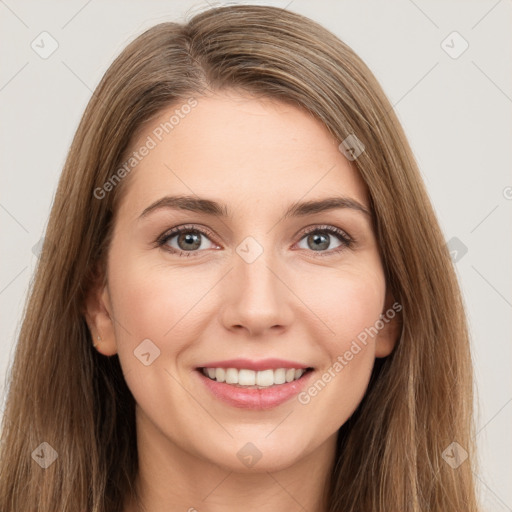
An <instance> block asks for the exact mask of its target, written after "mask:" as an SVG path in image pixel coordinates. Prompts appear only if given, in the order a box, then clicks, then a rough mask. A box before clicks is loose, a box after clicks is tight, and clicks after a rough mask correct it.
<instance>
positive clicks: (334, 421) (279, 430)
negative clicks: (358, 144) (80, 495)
mask: <svg viewBox="0 0 512 512" xmlns="http://www.w3.org/2000/svg"><path fill="white" fill-rule="evenodd" d="M197 100H198V105H197V106H196V107H195V108H193V109H192V110H191V112H190V113H189V114H188V115H187V116H185V117H184V118H183V119H181V120H180V122H179V124H178V125H176V126H175V127H174V129H173V130H172V131H171V132H170V133H169V134H167V135H165V136H164V138H163V140H162V141H161V142H159V143H158V144H157V146H156V147H155V148H154V149H152V150H151V151H150V152H149V154H148V155H147V156H146V157H144V159H143V160H142V161H141V162H140V163H139V164H138V165H137V166H136V168H135V169H134V170H133V171H132V172H131V174H130V175H129V176H128V177H127V178H125V179H126V180H129V181H127V182H126V183H125V185H126V189H125V190H124V196H123V199H122V201H121V202H120V207H119V210H118V212H117V216H116V221H115V228H114V236H113V239H112V243H111V246H110V250H109V254H108V265H107V272H108V279H107V285H106V286H105V287H101V286H96V287H95V288H93V289H92V291H91V293H90V294H89V297H88V300H87V313H86V317H87V321H88V324H89V327H90V329H91V332H92V333H93V335H94V339H96V337H97V335H100V336H101V341H100V342H98V343H97V345H96V349H97V350H98V351H99V352H100V353H102V354H104V355H105V356H111V355H113V354H116V353H117V354H118V355H119V359H120V362H121V365H122V368H123V372H124V375H125V378H126V382H127V384H128V386H129V388H130V390H131V391H132V393H133V396H134V397H135V400H136V402H137V407H136V418H137V419H136V422H137V438H138V455H139V461H140V472H139V475H138V478H137V482H136V486H137V488H138V490H139V492H140V493H141V496H142V504H143V505H144V507H145V508H144V509H145V510H148V511H151V512H160V511H162V512H163V511H164V510H165V511H169V510H172V511H174V510H176V511H178V510H179V511H185V510H194V509H196V510H197V511H209V512H220V511H222V512H229V511H235V510H236V511H238V510H241V509H243V510H247V511H256V510H263V509H264V510H266V511H270V512H272V511H279V512H281V511H282V510H300V509H301V507H304V509H306V510H309V511H317V512H321V511H324V510H325V509H326V508H325V507H326V505H325V502H324V500H323V499H322V493H323V492H324V488H325V484H326V481H327V480H328V478H329V475H330V472H331V471H332V467H333V464H334V454H335V443H336V434H337V431H338V429H339V428H340V426H341V425H343V424H344V423H345V421H346V420H347V419H348V418H349V417H350V415H351V414H352V413H353V411H354V410H355V409H356V407H357V405H358V404H359V403H360V401H361V399H362V398H363V396H364V393H365V391H366V388H367V385H368V382H369V378H370V374H371V370H372V367H373V364H374V361H375V358H376V357H385V356H387V355H389V354H390V352H391V351H392V349H393V347H394V344H395V341H396V337H397V332H396V325H395V322H394V321H391V322H389V323H388V324H386V325H385V327H384V328H383V329H381V330H380V331H379V333H378V335H377V336H375V337H373V338H372V337H370V338H369V339H368V343H367V344H366V346H364V345H362V349H361V350H360V351H359V352H358V353H357V355H354V357H353V359H352V360H351V361H350V362H349V363H348V364H347V365H346V366H345V367H344V368H343V370H342V371H339V372H338V373H336V376H335V377H334V378H333V379H332V380H331V382H329V383H328V384H327V385H326V386H325V387H324V388H323V389H322V390H321V391H320V392H319V393H318V394H317V395H316V396H315V397H313V398H311V401H310V402H309V403H307V404H301V403H299V402H298V400H297V399H296V397H295V398H293V399H291V400H289V401H287V402H285V403H284V404H281V405H279V406H277V407H275V408H272V409H269V410H264V411H255V410H243V409H239V408H235V407H232V406H230V405H227V404H225V403H223V402H221V401H219V400H217V399H216V398H214V397H213V396H212V395H211V394H210V393H209V391H208V390H207V389H206V387H205V386H204V384H203V383H202V382H201V381H200V379H198V377H197V375H196V373H195V372H196V370H195V368H196V367H197V366H200V365H201V364H202V363H205V362H208V361H216V360H224V359H232V358H237V357H244V358H248V359H263V358H267V357H277V358H282V359H288V360H294V361H301V362H304V363H305V364H307V365H309V366H312V367H314V368H315V373H316V375H315V376H314V378H313V381H312V382H314V381H316V380H317V379H318V378H320V377H321V375H322V374H323V373H324V372H326V371H327V370H328V369H329V368H332V365H333V363H334V362H335V361H336V359H337V357H338V356H340V355H343V354H344V353H345V352H346V351H347V350H349V348H350V344H351V343H352V342H353V340H354V339H356V337H357V335H358V334H360V333H361V332H362V331H364V329H365V328H367V327H369V326H373V325H374V324H375V322H376V320H378V319H379V315H380V314H381V313H384V312H385V311H386V310H387V309H388V308H389V307H390V306H391V304H392V303H393V298H392V297H391V296H390V294H389V293H386V282H385V278H384V273H383V268H382V264H381V260H380V257H379V252H378V245H377V241H376V238H375V234H374V232H373V229H372V225H371V221H370V218H369V217H368V216H366V215H365V214H363V213H361V212H359V211H357V210H354V209H349V208H343V209H335V210H331V211H325V212H322V213H316V214H311V215H307V216H305V217H296V218H293V217H290V218H286V219H283V218H282V217H283V214H284V211H285V210H286V208H287V207H288V206H289V205H290V204H291V203H293V202H296V201H307V200H316V199H322V198H325V197H330V196H333V195H343V196H345V197H349V198H352V199H353V200H356V201H358V202H359V203H361V204H362V205H364V206H365V207H366V208H369V201H368V195H367V190H366V187H365V184H364V182H363V181H362V179H361V178H360V177H359V175H358V173H357V172H356V169H355V166H353V163H351V162H350V161H349V160H347V159H346V158H345V156H344V155H343V154H342V153H341V152H340V151H339V149H338V142H337V141H336V140H335V139H334V138H333V137H332V136H331V135H330V134H329V132H328V131H327V129H326V128H325V127H324V126H323V124H322V123H320V122H319V121H318V120H315V119H314V118H313V117H312V116H310V115H309V114H307V113H305V112H303V111H302V110H299V109H297V108H296V107H293V106H290V105H287V104H284V103H280V102H276V101H271V100H267V99H265V100H262V99H256V98H254V97H251V96H249V95H247V94H243V93H239V92H235V91H223V92H219V93H216V94H214V95H213V94H212V95H209V96H207V97H199V98H197ZM178 107H179V106H178ZM176 108H177V107H176V105H173V106H172V107H171V108H169V109H168V110H166V111H165V112H162V115H161V116H160V118H158V119H155V120H153V121H151V122H150V123H149V124H147V126H144V127H143V130H142V131H141V132H140V134H139V136H138V139H137V140H136V141H134V143H133V145H132V146H133V147H132V149H133V150H135V149H136V148H139V147H140V146H141V145H142V144H143V143H144V141H145V140H146V138H147V136H148V135H151V133H152V130H153V129H154V128H155V127H156V126H158V125H159V124H160V123H161V122H163V121H165V120H168V119H169V117H170V115H171V114H172V112H174V110H175V109H176ZM171 194H173V195H174V194H190V195H194V196H199V197H202V198H203V197H204V198H208V199H213V200H215V201H218V202H221V203H225V204H226V205H227V207H228V208H229V209H230V211H231V212H232V216H231V217H227V218H225V219H221V218H218V217H215V216H212V215H208V214H205V213H195V212H191V211H187V210H175V209H170V208H161V209H159V210H155V211H153V212H152V213H150V214H148V215H147V216H145V217H143V218H142V219H140V218H139V216H140V215H141V213H142V212H143V211H144V209H145V208H147V207H148V206H149V205H150V204H152V203H154V202H155V201H157V200H158V199H160V198H162V197H164V196H165V195H171ZM183 224H194V225H195V227H205V228H208V229H209V230H210V231H211V232H212V233H213V234H214V235H215V238H213V237H208V236H205V235H199V237H200V238H199V240H200V241H201V246H200V248H199V249H194V251H189V252H194V254H192V255H191V256H189V257H180V256H178V255H177V254H172V253H170V252H169V251H166V250H165V248H164V247H165V246H164V247H156V246H155V245H154V242H155V240H156V239H157V238H158V237H159V236H160V235H161V234H163V233H165V232H167V231H169V230H170V229H171V228H173V227H175V226H179V225H183ZM317 225H318V226H322V225H328V226H336V227H338V228H340V229H342V230H343V231H344V232H345V233H346V234H348V235H349V236H350V237H353V238H354V239H355V243H354V244H353V245H352V246H350V247H343V245H342V242H341V241H340V240H339V239H338V238H337V237H336V236H335V235H333V234H327V235H326V236H327V240H326V241H325V245H324V246H322V247H323V248H321V249H320V250H318V249H317V250H315V246H314V243H313V242H311V241H310V242H309V243H308V235H304V234H302V231H303V230H304V228H305V227H308V226H317ZM316 234H318V232H316ZM320 234H322V233H320ZM248 236H250V237H253V238H254V239H255V240H256V241H257V242H258V243H259V244H260V245H261V247H262V248H263V253H262V254H261V255H260V256H259V257H258V258H257V259H256V260H255V261H253V262H251V263H248V262H247V261H245V260H244V259H243V258H242V257H240V256H239V254H238V253H237V252H236V249H237V247H238V246H239V245H240V244H241V242H242V241H243V240H244V239H245V238H246V237H248ZM311 238H312V237H311V236H309V240H311ZM169 246H170V247H174V248H175V249H181V250H182V251H183V252H186V251H185V248H186V247H187V246H186V242H185V243H183V242H182V243H181V244H180V245H178V236H174V238H172V239H170V240H168V241H167V247H169ZM340 247H342V248H343V250H341V251H339V252H335V251H336V249H339V248H340ZM145 339H150V340H151V341H152V343H154V344H155V346H157V347H158V349H159V350H160V355H159V357H157V358H156V359H155V360H154V361H153V362H152V363H151V364H150V365H148V366H146V365H144V364H142V363H141V361H140V360H139V359H138V358H137V357H134V350H136V348H137V347H138V345H139V344H140V343H141V342H142V340H145ZM248 442H250V443H252V444H253V445H254V446H256V447H257V449H258V450H259V452H260V453H261V454H262V457H261V459H260V460H259V461H258V462H257V463H256V464H255V465H254V466H252V467H250V468H249V467H246V466H245V465H244V464H242V463H241V461H240V460H239V458H238V457H237V452H239V450H240V449H241V448H242V447H244V446H245V445H246V443H248ZM137 510H139V508H137V505H136V504H135V503H126V506H125V512H132V511H133V512H135V511H137Z"/></svg>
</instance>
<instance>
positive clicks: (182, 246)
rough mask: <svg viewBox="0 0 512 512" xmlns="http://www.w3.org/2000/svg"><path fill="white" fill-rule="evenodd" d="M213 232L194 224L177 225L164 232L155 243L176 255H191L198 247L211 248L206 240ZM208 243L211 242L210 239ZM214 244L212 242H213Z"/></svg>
mask: <svg viewBox="0 0 512 512" xmlns="http://www.w3.org/2000/svg"><path fill="white" fill-rule="evenodd" d="M210 237H213V234H212V233H211V232H210V231H209V230H207V229H205V228H201V229H200V228H198V227H196V226H178V227H176V228H173V229H171V230H170V231H167V232H165V233H164V234H163V235H161V236H160V237H159V238H158V240H157V241H156V245H157V246H159V247H163V248H164V249H165V250H167V251H169V252H172V253H176V254H177V255H178V256H191V255H192V253H195V252H198V251H197V250H198V249H212V248H215V246H214V247H210V246H209V243H208V240H209V238H210ZM210 244H213V243H212V242H211V240H210ZM213 245H214V244H213Z"/></svg>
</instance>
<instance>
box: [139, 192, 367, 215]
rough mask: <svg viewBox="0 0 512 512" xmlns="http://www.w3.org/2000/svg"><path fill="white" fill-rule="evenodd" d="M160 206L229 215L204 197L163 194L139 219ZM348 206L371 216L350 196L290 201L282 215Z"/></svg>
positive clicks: (223, 207) (309, 213) (323, 210)
mask: <svg viewBox="0 0 512 512" xmlns="http://www.w3.org/2000/svg"><path fill="white" fill-rule="evenodd" d="M162 208H171V209H174V210H188V211H192V212H196V213H204V214H207V215H213V216H214V217H221V218H226V217H231V216H232V215H231V213H230V211H229V209H228V207H227V206H226V205H224V204H220V203H218V202H216V201H213V200H211V199H204V198H200V197H197V196H187V195H180V196H165V197H162V198H161V199H158V200H157V201H155V202H154V203H152V204H150V205H149V206H148V207H147V208H146V209H145V210H144V211H143V212H142V213H141V215H140V217H139V219H141V218H143V217H146V216H147V215H149V214H150V213H151V212H154V211H156V210H159V209H162ZM341 208H349V209H351V210H355V211H358V212H361V213H363V214H365V215H367V216H368V217H370V218H371V214H370V212H369V210H368V209H367V208H366V207H365V206H364V205H362V204H361V203H360V202H359V201H356V200H355V199H352V198H350V197H326V198H325V199H320V200H316V201H304V202H295V203H292V204H291V205H290V206H289V207H288V209H287V210H286V212H285V213H284V215H283V219H285V218H288V217H303V216H306V215H313V214H315V213H321V212H325V211H329V210H335V209H341Z"/></svg>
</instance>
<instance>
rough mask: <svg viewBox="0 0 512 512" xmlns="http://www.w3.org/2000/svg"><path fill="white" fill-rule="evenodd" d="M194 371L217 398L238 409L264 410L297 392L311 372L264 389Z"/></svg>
mask: <svg viewBox="0 0 512 512" xmlns="http://www.w3.org/2000/svg"><path fill="white" fill-rule="evenodd" d="M196 373H197V374H198V375H199V377H200V379H201V380H202V381H203V383H204V384H205V386H206V387H207V388H208V389H209V390H210V391H211V393H212V394H213V395H214V396H215V397H216V398H218V399H219V400H221V401H223V402H225V403H227V404H229V405H232V406H233V407H238V408H240V409H255V410H264V409H272V408H273V407H277V406H278V405H281V404H282V403H284V402H286V401H288V400H290V399H291V398H293V397H294V396H295V395H297V394H299V393H300V392H301V390H302V389H303V388H304V387H305V386H306V384H307V383H308V381H309V380H310V378H311V375H312V373H313V372H312V371H311V370H310V371H307V372H306V373H304V374H303V375H302V377H301V378H300V379H297V380H293V381H292V382H287V383H286V384H277V385H274V386H271V387H268V388H264V389H244V388H239V387H236V386H232V385H231V384H226V383H225V382H217V381H216V380H212V379H210V378H208V377H206V376H205V375H204V374H203V372H202V370H197V371H196Z"/></svg>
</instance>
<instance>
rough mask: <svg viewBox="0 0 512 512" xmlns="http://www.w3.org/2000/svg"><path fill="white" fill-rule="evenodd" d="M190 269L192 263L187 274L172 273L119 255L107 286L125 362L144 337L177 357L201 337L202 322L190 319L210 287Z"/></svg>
mask: <svg viewBox="0 0 512 512" xmlns="http://www.w3.org/2000/svg"><path fill="white" fill-rule="evenodd" d="M114 257H116V255H115V254H113V258H114ZM192 272H194V271H193V270H192V267H191V270H190V271H189V272H188V271H186V270H181V271H179V272H178V271H172V269H170V268H166V267H165V266H163V265H162V264H156V265H155V264H154V263H151V262H146V261H144V259H143V258H140V257H139V258H135V257H133V258H130V257H128V255H125V256H124V257H119V258H117V260H116V265H115V267H114V266H112V268H111V271H110V273H109V285H110V292H111V296H112V300H113V309H114V313H115V320H116V322H115V330H116V340H117V343H118V351H119V355H120V357H121V358H123V357H124V360H125V362H128V357H129V356H128V352H133V351H134V350H135V349H136V348H137V346H138V345H139V344H140V343H141V342H142V341H143V340H146V339H149V340H151V341H152V342H153V343H154V344H155V345H156V346H157V347H158V349H159V350H160V351H161V352H162V353H164V352H165V354H166V355H174V356H175V357H176V355H177V354H179V352H180V351H181V350H182V349H183V348H184V347H186V345H187V343H188V342H189V340H191V339H194V337H197V336H198V335H199V333H200V322H198V321H195V320H194V319H195V316H197V314H198V312H199V310H200V307H196V306H198V305H199V304H198V303H199V301H200V300H201V297H202V296H204V295H205V294H206V293H207V292H208V290H209V289H210V288H211V287H212V283H211V282H210V281H212V279H208V276H204V278H201V277H199V276H197V270H196V271H195V274H193V273H192ZM194 329H195V330H197V332H194ZM166 359H168V358H166ZM173 359H174V358H169V359H168V360H170V361H172V360H173Z"/></svg>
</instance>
